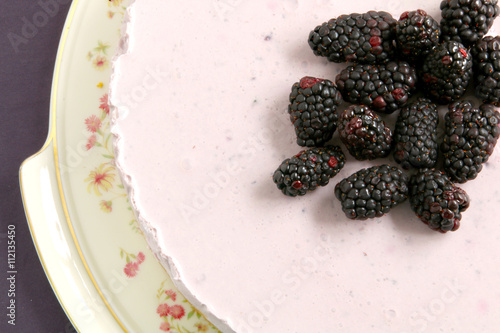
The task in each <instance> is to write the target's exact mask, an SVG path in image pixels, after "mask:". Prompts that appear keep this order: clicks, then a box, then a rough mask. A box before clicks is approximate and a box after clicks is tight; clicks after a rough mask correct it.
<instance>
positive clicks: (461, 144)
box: [441, 101, 500, 183]
mask: <svg viewBox="0 0 500 333" xmlns="http://www.w3.org/2000/svg"><path fill="white" fill-rule="evenodd" d="M444 121H445V136H444V139H443V143H442V144H441V151H442V153H443V156H444V171H445V172H446V173H447V174H448V176H450V178H451V180H453V181H455V182H459V183H465V182H466V181H468V180H471V179H474V178H476V177H477V175H478V173H479V172H480V171H481V169H482V164H483V163H485V162H486V161H488V158H489V157H490V155H491V154H492V153H493V149H494V148H495V144H496V142H497V139H498V137H499V135H500V127H499V124H500V113H499V112H498V111H496V110H495V107H494V106H493V105H489V104H482V105H481V106H479V108H475V107H474V106H473V104H472V102H470V101H460V102H455V103H453V104H451V105H450V106H449V111H448V112H447V113H446V115H445V117H444Z"/></svg>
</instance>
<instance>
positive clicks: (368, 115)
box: [338, 105, 392, 160]
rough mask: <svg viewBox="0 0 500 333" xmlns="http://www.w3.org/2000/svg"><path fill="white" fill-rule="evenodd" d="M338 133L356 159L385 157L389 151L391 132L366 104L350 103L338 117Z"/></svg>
mask: <svg viewBox="0 0 500 333" xmlns="http://www.w3.org/2000/svg"><path fill="white" fill-rule="evenodd" d="M338 128H339V135H340V139H341V140H342V142H343V143H344V144H345V146H346V147H347V149H348V150H349V153H350V154H351V155H352V156H354V157H355V158H356V159H357V160H373V159H375V158H379V157H386V156H388V155H389V153H390V151H391V143H392V132H391V130H390V128H389V127H387V126H386V125H385V123H384V121H383V120H382V119H381V118H380V117H379V116H378V115H377V114H376V113H375V112H373V111H372V110H370V109H369V108H368V107H367V106H364V105H351V106H349V107H348V108H347V109H346V110H345V111H344V112H342V114H341V116H340V119H339V124H338Z"/></svg>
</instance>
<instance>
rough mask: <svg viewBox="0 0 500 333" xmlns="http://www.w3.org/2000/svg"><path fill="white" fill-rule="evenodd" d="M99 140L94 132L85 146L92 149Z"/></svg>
mask: <svg viewBox="0 0 500 333" xmlns="http://www.w3.org/2000/svg"><path fill="white" fill-rule="evenodd" d="M96 142H97V136H96V135H95V134H92V135H91V136H90V137H89V138H88V140H87V144H86V145H85V148H87V150H90V149H92V148H93V147H94V146H95V143H96Z"/></svg>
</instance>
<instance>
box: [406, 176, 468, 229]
mask: <svg viewBox="0 0 500 333" xmlns="http://www.w3.org/2000/svg"><path fill="white" fill-rule="evenodd" d="M409 188H410V193H409V201H410V205H411V208H412V209H413V211H414V212H415V213H416V214H417V216H418V217H419V218H420V220H422V222H424V223H425V224H427V225H428V226H429V228H431V229H433V230H436V231H440V232H443V233H444V232H447V231H455V230H457V229H458V228H459V227H460V219H461V218H462V212H464V211H465V210H466V209H467V208H468V207H469V202H470V200H469V196H468V195H467V193H465V191H464V190H462V189H461V188H459V187H457V186H455V185H454V184H453V182H452V181H451V180H450V178H448V176H447V175H445V174H444V173H443V172H442V171H440V170H437V169H419V170H418V171H417V173H416V174H415V175H413V176H412V177H411V178H410V184H409Z"/></svg>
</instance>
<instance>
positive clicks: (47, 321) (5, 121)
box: [0, 0, 75, 333]
mask: <svg viewBox="0 0 500 333" xmlns="http://www.w3.org/2000/svg"><path fill="white" fill-rule="evenodd" d="M70 2H71V1H69V0H36V1H33V0H16V1H7V0H0V61H1V65H0V163H1V164H0V165H1V167H0V170H1V171H0V178H1V183H0V184H1V187H0V189H1V190H0V214H1V215H0V216H1V217H0V258H1V259H0V281H1V282H0V309H2V310H1V311H0V332H30V333H31V332H32V333H39V332H40V333H45V332H51V333H69V332H75V330H74V328H73V326H72V325H71V323H70V321H69V320H68V318H67V317H66V315H65V313H64V311H63V310H62V308H61V306H60V304H59V302H58V300H57V298H56V297H55V295H54V292H53V291H52V288H51V287H50V284H49V282H48V280H47V278H46V276H45V273H44V271H43V268H42V266H41V264H40V261H39V259H38V256H37V253H36V251H35V247H34V245H33V241H32V239H31V235H30V232H29V229H28V224H27V222H26V217H25V215H24V210H23V204H22V200H21V194H20V190H19V176H18V172H19V166H20V165H21V163H22V162H23V161H24V160H25V159H26V158H27V157H29V156H30V155H32V154H34V153H36V152H37V151H38V150H39V149H40V148H41V147H42V145H43V143H44V141H45V138H46V136H47V130H48V120H49V100H50V89H51V82H52V72H53V69H54V61H55V57H56V52H57V47H58V43H59V38H60V36H61V31H62V28H63V24H64V21H65V18H66V15H67V12H68V9H69V6H70ZM47 6H51V7H50V11H51V12H50V13H51V15H50V16H49V15H47V16H45V17H47V18H48V19H47V20H45V21H40V24H39V27H37V28H36V30H34V31H28V30H27V28H26V27H25V25H27V23H26V22H33V20H34V19H37V16H44V15H43V14H41V13H42V12H43V11H44V7H45V8H49V7H47ZM9 225H14V226H15V230H16V238H15V241H16V250H15V251H16V269H17V275H16V280H15V302H16V303H15V304H16V318H15V319H16V320H15V326H12V325H10V324H8V320H9V318H8V317H7V313H8V312H7V311H8V309H7V306H8V302H9V299H10V298H9V297H8V292H9V288H10V284H9V282H8V281H7V277H8V274H7V271H8V267H7V245H8V244H7V240H8V238H7V231H8V229H7V228H8V226H9Z"/></svg>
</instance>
